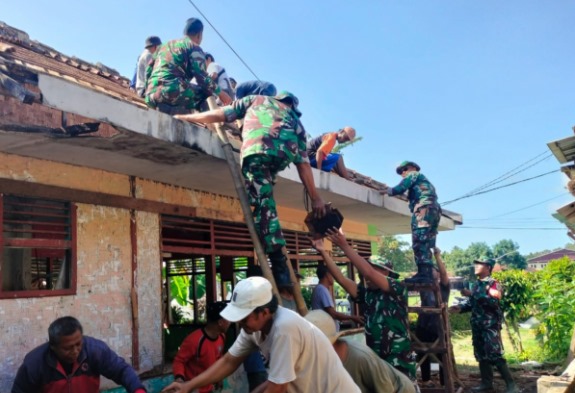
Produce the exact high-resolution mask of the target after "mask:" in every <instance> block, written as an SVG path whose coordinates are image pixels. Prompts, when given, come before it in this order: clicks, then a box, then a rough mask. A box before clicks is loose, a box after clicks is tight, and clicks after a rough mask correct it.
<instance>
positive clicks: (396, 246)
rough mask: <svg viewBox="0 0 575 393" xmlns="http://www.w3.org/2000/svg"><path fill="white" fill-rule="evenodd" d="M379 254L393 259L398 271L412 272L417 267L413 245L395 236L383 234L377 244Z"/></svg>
mask: <svg viewBox="0 0 575 393" xmlns="http://www.w3.org/2000/svg"><path fill="white" fill-rule="evenodd" d="M377 254H378V255H379V256H381V257H383V258H385V259H387V260H389V261H391V262H392V263H393V268H394V270H396V271H397V272H411V271H414V270H415V269H416V266H415V262H414V260H413V251H412V249H411V245H410V244H409V242H406V241H405V240H401V239H399V238H397V237H395V236H382V237H381V238H380V239H379V243H378V244H377Z"/></svg>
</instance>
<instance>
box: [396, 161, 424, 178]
mask: <svg viewBox="0 0 575 393" xmlns="http://www.w3.org/2000/svg"><path fill="white" fill-rule="evenodd" d="M407 166H412V167H414V168H415V169H416V170H418V171H419V170H420V169H421V168H420V167H419V165H417V164H416V163H415V162H413V161H403V162H402V163H401V164H399V165H398V166H397V168H395V172H397V174H398V175H401V172H403V170H404V169H405V167H407Z"/></svg>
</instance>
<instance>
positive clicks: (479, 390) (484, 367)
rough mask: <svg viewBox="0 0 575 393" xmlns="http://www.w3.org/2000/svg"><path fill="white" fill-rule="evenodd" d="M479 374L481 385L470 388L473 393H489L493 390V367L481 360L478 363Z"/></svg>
mask: <svg viewBox="0 0 575 393" xmlns="http://www.w3.org/2000/svg"><path fill="white" fill-rule="evenodd" d="M479 373H480V374H481V383H480V384H479V386H476V387H474V388H471V391H472V392H473V393H483V392H490V391H492V390H493V366H492V365H491V363H490V362H489V361H486V360H482V361H481V362H479Z"/></svg>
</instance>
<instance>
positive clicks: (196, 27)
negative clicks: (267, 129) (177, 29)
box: [145, 18, 231, 113]
mask: <svg viewBox="0 0 575 393" xmlns="http://www.w3.org/2000/svg"><path fill="white" fill-rule="evenodd" d="M203 31H204V25H203V23H202V21H201V20H199V19H196V18H190V19H188V20H187V22H186V26H185V28H184V34H185V35H186V36H185V37H184V38H181V39H177V40H172V41H170V42H168V43H166V44H164V45H162V46H161V47H160V48H159V49H158V51H157V52H156V54H155V56H154V60H153V62H151V63H150V65H149V66H148V69H147V71H146V74H147V80H148V84H147V86H146V94H145V95H146V104H147V105H148V106H149V107H150V108H154V109H158V110H159V111H161V112H165V113H172V112H173V111H174V110H181V109H184V110H186V111H187V112H189V111H191V110H192V109H198V108H199V106H200V104H201V103H202V102H203V101H204V100H205V99H206V97H208V96H209V95H212V94H213V95H217V96H218V97H219V98H220V100H221V101H222V102H223V103H224V104H229V103H230V102H231V98H230V96H229V95H228V94H227V93H225V92H223V91H221V89H220V87H219V86H218V85H217V84H216V82H215V81H214V80H213V79H212V78H210V77H209V76H208V74H207V72H206V58H205V55H204V51H203V50H202V48H201V47H200V44H201V43H202V38H203ZM194 78H195V79H196V82H197V85H196V84H192V83H191V80H192V79H194Z"/></svg>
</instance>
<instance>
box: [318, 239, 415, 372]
mask: <svg viewBox="0 0 575 393" xmlns="http://www.w3.org/2000/svg"><path fill="white" fill-rule="evenodd" d="M328 238H329V239H330V240H331V241H332V242H333V243H334V244H336V245H338V246H339V247H340V248H341V250H342V251H343V252H344V253H345V255H346V256H347V257H348V258H349V260H350V261H351V263H352V264H353V265H354V266H355V267H356V268H357V270H358V271H359V273H360V274H361V275H362V276H363V277H364V278H365V283H366V286H364V285H363V284H357V283H355V282H354V281H353V280H351V279H349V278H347V277H345V276H344V275H343V274H342V272H341V271H340V270H339V268H338V267H337V265H336V264H335V262H334V261H333V259H332V258H331V256H330V255H329V254H328V253H327V252H326V251H325V249H324V247H323V241H322V240H321V239H320V240H312V244H313V246H314V247H315V248H316V249H317V250H318V251H319V252H320V254H321V256H322V257H323V259H324V261H325V263H326V265H327V267H328V269H329V272H330V273H331V274H332V276H333V278H334V279H335V280H336V281H337V282H338V283H339V284H340V285H341V286H342V287H343V288H344V289H345V290H346V292H347V293H349V295H350V297H351V298H352V299H353V300H354V301H355V302H357V303H360V304H364V306H365V308H364V316H365V339H366V343H367V345H368V346H369V347H370V348H371V349H373V350H374V351H375V352H376V353H377V354H378V355H379V357H380V358H382V359H383V360H385V361H386V362H388V363H389V364H391V365H392V366H394V367H395V368H396V369H397V370H399V371H401V372H402V373H404V374H405V375H407V376H408V377H409V378H411V379H412V380H415V370H416V362H415V353H413V351H411V340H410V337H409V321H408V317H407V297H408V295H407V288H406V287H405V286H404V285H403V284H402V283H401V281H399V280H398V278H399V275H398V274H397V273H396V272H394V271H393V265H392V264H391V262H389V261H386V260H384V259H383V258H381V257H379V256H371V257H370V259H369V263H368V261H366V260H365V259H363V257H361V256H360V255H359V254H358V253H357V252H356V251H355V250H354V249H353V247H351V245H350V244H349V243H348V242H347V239H346V238H345V235H344V234H343V232H342V231H341V230H339V231H338V230H336V229H334V230H331V231H329V237H328Z"/></svg>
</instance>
